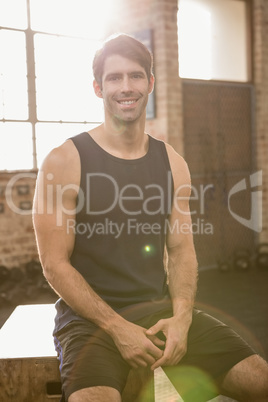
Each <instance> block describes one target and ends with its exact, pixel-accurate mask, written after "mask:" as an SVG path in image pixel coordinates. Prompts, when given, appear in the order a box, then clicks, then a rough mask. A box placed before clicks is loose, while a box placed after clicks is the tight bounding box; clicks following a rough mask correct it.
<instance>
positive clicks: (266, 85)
mask: <svg viewBox="0 0 268 402" xmlns="http://www.w3.org/2000/svg"><path fill="white" fill-rule="evenodd" d="M253 5H254V7H253V31H254V35H253V39H254V42H253V68H254V84H255V98H256V109H255V110H256V115H255V120H256V125H255V126H256V159H257V166H258V169H261V170H262V172H263V184H262V192H263V197H262V202H263V205H262V213H263V221H262V224H263V227H262V232H261V233H260V238H259V240H260V242H268V45H267V44H268V1H267V0H254V1H253Z"/></svg>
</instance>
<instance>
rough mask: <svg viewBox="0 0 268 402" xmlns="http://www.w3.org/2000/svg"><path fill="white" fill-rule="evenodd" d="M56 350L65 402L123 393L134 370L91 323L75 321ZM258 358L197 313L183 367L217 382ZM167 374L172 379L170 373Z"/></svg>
mask: <svg viewBox="0 0 268 402" xmlns="http://www.w3.org/2000/svg"><path fill="white" fill-rule="evenodd" d="M171 315H172V314H171V312H170V311H165V312H162V313H161V314H159V313H158V314H153V315H151V316H148V317H146V318H143V319H142V320H139V321H137V322H136V323H137V324H138V325H140V326H142V327H144V328H150V327H151V326H152V325H154V324H155V323H156V322H157V321H158V320H159V319H160V318H167V317H170V316H171ZM55 345H56V349H57V352H58V355H59V359H60V370H61V379H62V388H63V391H64V395H65V400H66V401H67V400H68V397H69V396H70V395H71V394H72V393H73V392H75V391H78V390H79V389H82V388H87V387H93V386H101V385H102V386H110V387H113V388H116V389H117V390H118V391H119V392H122V390H123V389H124V386H125V383H126V380H127V377H128V373H129V370H130V367H129V365H128V364H127V363H126V362H125V361H124V360H123V358H122V357H121V355H120V353H119V351H118V350H117V348H116V346H115V344H114V342H113V340H112V339H111V338H110V337H109V335H107V334H106V333H105V332H104V331H102V330H100V329H99V328H98V327H96V326H95V325H94V324H91V323H89V322H86V321H75V322H72V323H70V324H68V325H67V326H66V327H65V328H64V329H63V330H61V331H60V332H59V333H57V334H56V337H55ZM253 354H255V352H254V350H253V349H252V348H251V347H250V346H249V345H248V344H247V343H246V342H245V341H244V340H243V339H242V338H241V337H240V336H239V335H237V334H236V333H235V332H234V331H233V330H232V329H231V328H229V327H228V326H226V325H225V324H223V323H222V322H220V321H218V320H217V319H215V318H213V317H211V316H210V315H208V314H206V313H204V312H202V311H200V310H194V314H193V321H192V325H191V327H190V330H189V336H188V349H187V353H186V355H185V356H184V357H183V359H182V360H181V361H180V363H179V366H180V367H182V366H187V367H189V366H190V367H195V368H197V369H199V370H201V371H202V372H204V373H207V374H208V375H209V376H210V377H211V378H213V379H214V380H217V379H219V378H220V377H221V376H222V375H224V374H225V373H226V372H227V371H229V370H230V369H231V368H232V367H233V366H234V365H235V364H237V363H238V362H239V361H241V360H243V359H245V358H247V357H249V356H251V355H253ZM165 371H166V372H167V375H168V368H165ZM171 380H172V379H171Z"/></svg>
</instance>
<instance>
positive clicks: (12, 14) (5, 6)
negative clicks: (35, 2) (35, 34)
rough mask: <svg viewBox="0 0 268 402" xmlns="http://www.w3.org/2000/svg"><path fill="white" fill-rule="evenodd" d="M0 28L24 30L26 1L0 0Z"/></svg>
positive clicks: (25, 24)
mask: <svg viewBox="0 0 268 402" xmlns="http://www.w3.org/2000/svg"><path fill="white" fill-rule="evenodd" d="M0 26H3V27H8V28H9V27H10V28H19V29H26V28H27V8H26V0H0Z"/></svg>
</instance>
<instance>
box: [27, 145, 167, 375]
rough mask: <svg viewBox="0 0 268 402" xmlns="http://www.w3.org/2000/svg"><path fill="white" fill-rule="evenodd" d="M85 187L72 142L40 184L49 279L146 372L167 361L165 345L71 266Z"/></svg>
mask: <svg viewBox="0 0 268 402" xmlns="http://www.w3.org/2000/svg"><path fill="white" fill-rule="evenodd" d="M79 183H80V161H79V156H78V153H77V151H76V149H75V147H74V145H73V144H72V142H71V141H67V142H66V143H64V144H63V145H62V146H61V147H59V148H57V149H55V150H53V151H52V152H51V153H50V154H49V156H48V157H47V158H46V160H45V162H44V164H43V166H42V169H41V170H40V172H39V175H38V180H37V186H36V193H35V200H34V213H33V222H34V228H35V233H36V239H37V245H38V251H39V256H40V261H41V264H42V266H43V271H44V275H45V277H46V279H47V280H48V282H49V284H50V285H51V287H52V288H53V289H54V290H55V291H56V293H57V294H58V295H59V296H60V297H62V299H63V300H64V301H65V302H66V303H67V304H68V305H69V306H70V307H71V308H72V309H73V310H74V311H75V312H76V313H77V314H79V315H80V316H81V317H84V318H85V319H87V320H89V321H92V322H94V323H95V324H97V325H98V326H99V327H100V328H102V329H103V330H104V331H106V332H107V333H108V334H110V336H111V337H112V338H113V339H114V341H115V343H116V345H117V347H118V349H119V350H120V352H121V354H122V356H123V357H124V358H125V359H126V360H127V361H128V362H129V363H130V364H131V365H132V366H134V367H136V366H138V365H143V366H145V365H147V364H148V363H149V364H150V363H152V359H153V358H152V356H155V357H160V356H161V355H162V352H161V351H160V349H159V348H158V347H157V346H156V344H158V345H159V346H160V345H161V343H159V342H160V341H158V340H157V338H156V337H151V338H150V339H148V338H147V337H146V335H145V329H143V328H141V327H139V326H136V325H134V324H132V323H129V322H128V321H126V320H124V319H123V318H122V317H121V316H120V315H118V314H117V313H116V312H115V311H114V310H113V309H112V308H111V307H110V306H109V305H107V304H106V303H105V302H104V300H102V299H101V298H100V297H99V296H98V295H97V294H96V292H94V291H93V289H92V288H91V286H90V285H89V284H88V283H87V282H86V281H85V279H84V278H83V277H82V275H81V274H80V273H79V272H78V271H77V270H76V269H75V267H73V266H72V265H71V262H70V257H71V255H72V251H73V248H74V241H75V233H74V230H73V227H74V222H75V217H76V201H77V195H78V190H79ZM70 223H71V224H70ZM153 361H154V359H153Z"/></svg>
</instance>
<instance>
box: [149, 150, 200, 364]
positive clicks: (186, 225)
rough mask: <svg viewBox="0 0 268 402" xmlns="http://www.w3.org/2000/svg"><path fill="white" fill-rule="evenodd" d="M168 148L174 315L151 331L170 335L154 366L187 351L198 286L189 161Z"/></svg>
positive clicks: (174, 359) (169, 267)
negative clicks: (171, 175)
mask: <svg viewBox="0 0 268 402" xmlns="http://www.w3.org/2000/svg"><path fill="white" fill-rule="evenodd" d="M167 149H168V154H169V159H170V164H171V169H172V173H173V178H174V202H173V208H172V213H171V216H170V222H169V227H170V231H169V233H168V236H167V252H168V277H169V290H170V295H171V298H172V305H173V317H172V318H171V319H168V320H160V321H159V322H158V323H157V324H156V325H154V327H152V328H150V329H149V331H147V333H149V334H156V333H157V332H159V331H162V332H163V333H164V334H165V336H166V339H167V340H166V348H165V353H164V356H163V357H162V358H161V359H160V360H159V361H157V362H156V363H155V364H154V365H153V366H152V368H153V369H155V368H157V367H159V366H161V365H175V364H177V363H178V362H179V361H180V360H181V358H182V357H183V356H184V354H185V353H186V350H187V336H188V331H189V328H190V326H191V322H192V310H193V305H194V300H195V294H196V287H197V260H196V255H195V249H194V244H193V237H192V232H191V215H190V210H189V197H190V192H191V191H190V185H191V182H190V174H189V171H188V167H187V165H186V163H185V161H184V160H183V159H182V158H181V157H180V156H179V155H177V154H176V153H175V151H174V150H173V149H171V148H170V147H168V148H167Z"/></svg>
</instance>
